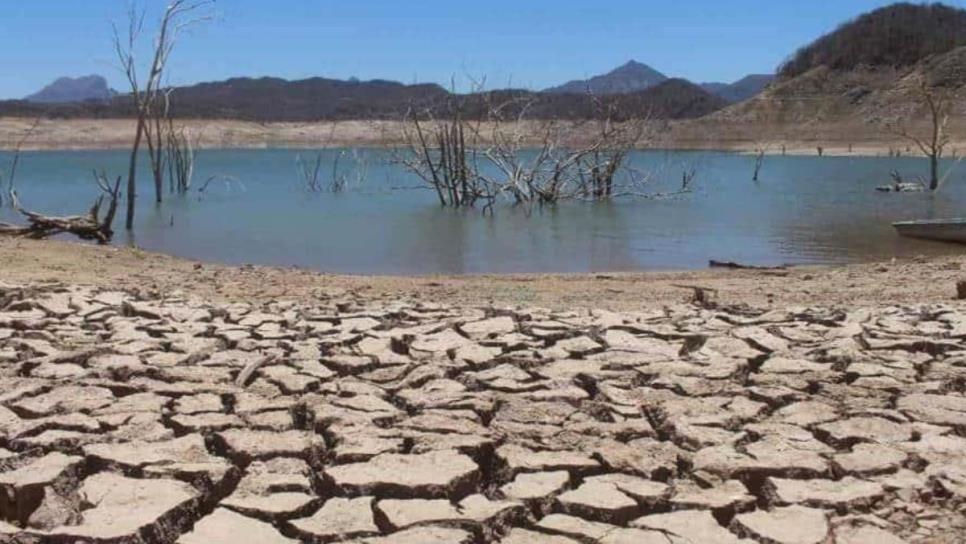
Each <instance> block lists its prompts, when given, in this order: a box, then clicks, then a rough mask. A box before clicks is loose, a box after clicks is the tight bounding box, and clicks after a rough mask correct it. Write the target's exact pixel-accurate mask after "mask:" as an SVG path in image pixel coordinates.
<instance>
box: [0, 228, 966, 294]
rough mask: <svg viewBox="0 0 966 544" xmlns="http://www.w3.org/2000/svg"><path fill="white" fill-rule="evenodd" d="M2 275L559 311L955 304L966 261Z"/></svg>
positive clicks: (70, 252) (17, 253)
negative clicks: (671, 268)
mask: <svg viewBox="0 0 966 544" xmlns="http://www.w3.org/2000/svg"><path fill="white" fill-rule="evenodd" d="M0 279H4V280H7V281H17V282H36V281H48V280H49V281H60V282H70V283H74V284H83V285H92V286H98V287H104V288H110V287H117V288H123V289H140V290H143V291H145V292H151V293H157V294H164V293H170V292H172V291H176V290H181V291H184V292H187V293H191V294H195V295H198V296H202V297H204V298H206V299H209V300H218V301H233V300H242V301H263V300H275V299H288V298H291V299H298V300H304V299H311V298H312V297H317V296H323V295H324V296H329V295H332V294H333V293H335V294H338V293H346V292H349V293H357V294H362V295H365V296H366V297H368V298H378V299H386V298H388V299H392V298H398V297H417V298H422V299H425V300H433V301H437V302H441V303H447V304H457V305H466V304H470V305H498V306H503V305H518V304H527V305H534V306H542V307H548V308H556V309H575V308H603V309H612V310H637V309H640V308H642V307H659V306H660V305H663V304H676V303H681V302H685V301H688V300H690V298H691V297H692V295H693V289H691V288H690V286H698V287H703V288H706V289H709V290H710V291H711V292H712V293H714V295H715V296H716V297H717V300H718V302H720V303H722V304H749V305H753V306H757V307H769V306H773V307H787V306H791V305H803V306H807V305H812V304H822V305H845V306H853V307H857V306H867V305H877V304H881V303H883V302H886V303H889V304H907V303H909V304H913V303H933V302H945V301H949V300H951V299H952V298H953V297H954V295H955V293H956V282H957V281H959V280H963V279H966V256H949V257H938V258H929V259H926V258H919V259H910V260H901V261H895V262H882V263H868V264H856V265H849V266H835V267H829V266H819V267H793V268H789V269H787V270H780V271H756V270H721V269H709V270H699V271H689V272H646V273H613V274H611V273H608V274H573V275H563V274H512V275H491V276H416V277H392V276H351V275H332V274H320V273H316V272H312V271H307V270H300V269H295V268H278V267H263V266H243V267H235V266H223V265H219V264H214V263H199V262H194V261H189V260H184V259H178V258H175V257H171V256H168V255H162V254H157V253H151V252H146V251H142V250H139V249H133V248H126V247H99V246H95V245H89V244H79V243H73V242H63V241H56V240H52V241H34V240H18V239H9V238H0Z"/></svg>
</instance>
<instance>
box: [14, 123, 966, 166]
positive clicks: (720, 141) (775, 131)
mask: <svg viewBox="0 0 966 544" xmlns="http://www.w3.org/2000/svg"><path fill="white" fill-rule="evenodd" d="M34 123H35V120H34V119H32V118H12V117H2V118H0V150H10V149H13V148H15V147H16V146H17V145H18V144H22V149H24V150H43V151H59V150H63V151H68V150H77V151H80V150H112V149H129V148H130V145H131V139H132V136H133V134H134V128H135V124H134V122H133V121H132V120H129V119H42V120H40V122H39V124H38V125H37V126H36V127H35V128H34V129H33V131H32V132H31V135H30V137H29V138H28V139H27V140H25V141H24V140H23V137H24V134H26V133H27V131H28V130H30V127H31V126H32V125H33V124H34ZM179 124H180V125H182V126H184V127H185V128H186V130H187V131H188V133H189V134H191V135H192V138H193V144H194V146H195V148H197V149H265V148H322V147H362V148H386V147H393V146H400V145H404V144H405V133H406V128H405V124H404V123H402V122H400V121H375V120H373V121H366V120H361V121H319V122H308V123H285V122H266V123H259V122H252V121H238V120H221V119H186V120H180V121H179ZM530 124H533V123H530ZM917 129H918V130H923V131H927V132H928V127H925V126H921V127H918V126H917ZM512 130H514V131H520V132H521V133H522V134H524V135H525V134H530V133H532V134H533V135H534V138H536V137H537V136H538V135H539V134H541V130H540V129H539V128H538V127H536V126H534V127H529V125H528V122H522V123H520V124H519V125H518V126H514V127H512ZM482 133H483V134H486V131H485V130H483V131H482ZM532 143H533V145H537V144H538V143H539V142H538V140H536V139H534V140H533V142H532ZM819 147H821V148H822V154H823V155H824V156H830V157H831V156H845V157H887V156H890V155H891V154H892V153H893V152H894V151H896V150H898V151H900V152H901V153H902V154H903V155H904V156H910V155H911V156H918V154H917V153H916V151H915V150H914V149H912V148H910V144H909V143H908V142H906V141H903V140H901V139H897V138H895V137H893V136H891V135H889V134H887V133H883V131H881V130H878V129H877V128H876V127H874V126H871V125H869V124H868V123H861V122H855V121H844V122H841V123H819V124H795V125H791V126H789V125H779V124H755V123H734V122H731V121H729V120H722V119H697V120H685V121H673V122H671V123H670V124H669V125H668V126H667V127H666V128H661V129H660V130H659V131H658V134H657V135H656V136H655V139H654V140H653V141H650V142H649V144H648V145H647V146H646V148H649V149H655V150H669V151H675V150H677V151H725V152H740V153H754V152H757V151H758V150H759V149H763V150H764V151H765V152H766V153H767V154H769V155H780V154H788V155H812V156H815V155H818V148H819ZM948 147H949V152H948V153H947V155H950V156H962V155H963V154H964V153H966V133H964V131H963V129H962V127H959V126H958V125H956V126H955V127H953V130H952V134H951V142H950V144H949V146H948Z"/></svg>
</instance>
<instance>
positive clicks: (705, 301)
mask: <svg viewBox="0 0 966 544" xmlns="http://www.w3.org/2000/svg"><path fill="white" fill-rule="evenodd" d="M673 287H680V288H681V289H691V291H692V295H691V301H690V302H691V304H694V305H697V306H700V307H701V308H704V309H705V310H713V309H715V308H717V307H718V301H717V299H718V290H717V289H715V288H713V287H702V286H700V285H684V284H679V283H675V284H673Z"/></svg>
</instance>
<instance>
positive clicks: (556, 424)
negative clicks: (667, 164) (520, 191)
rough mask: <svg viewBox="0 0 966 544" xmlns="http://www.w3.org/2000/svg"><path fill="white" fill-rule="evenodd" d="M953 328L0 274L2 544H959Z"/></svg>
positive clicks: (959, 322)
mask: <svg viewBox="0 0 966 544" xmlns="http://www.w3.org/2000/svg"><path fill="white" fill-rule="evenodd" d="M964 338H966V308H964V307H963V306H953V305H932V306H922V307H880V308H875V309H870V310H837V309H826V308H789V309H784V310H771V311H768V312H764V311H755V310H752V309H748V308H723V309H703V308H699V307H697V306H684V305H682V306H679V307H671V308H660V309H653V310H650V309H649V310H645V311H642V312H639V313H621V314H618V313H610V312H602V311H601V312H598V311H591V312H579V313H577V312H575V313H559V312H557V313H555V312H551V311H547V310H540V309H522V308H519V309H475V308H454V307H442V306H439V305H433V304H425V303H418V302H402V301H398V302H397V301H378V300H364V299H357V298H352V297H350V296H347V297H344V298H340V299H332V300H324V301H317V302H314V303H313V305H308V304H296V303H281V302H276V303H271V304H268V305H265V306H260V307H256V306H252V305H247V304H235V305H212V304H207V303H205V302H203V301H200V300H195V299H191V298H186V297H178V296H174V297H169V298H167V299H164V300H159V299H156V298H151V297H141V296H138V295H137V294H135V293H124V292H107V291H98V290H94V289H90V288H81V287H69V286H58V285H30V286H12V285H0V542H14V543H32V542H58V543H61V542H68V543H75V542H87V543H95V542H112V543H115V542H117V543H129V542H137V543H161V542H178V543H184V544H200V543H211V542H216V543H217V542H231V543H233V544H237V543H274V542H298V541H302V542H361V543H369V544H377V543H379V544H443V543H446V544H448V543H454V544H457V543H466V544H469V543H490V542H502V543H513V544H522V543H534V544H544V543H545V544H572V543H593V542H600V543H610V544H617V543H636V544H638V543H643V544H647V543H661V544H672V543H673V544H677V543H704V542H713V543H728V542H764V543H775V542H777V543H802V544H805V543H833V542H834V543H841V544H845V543H849V544H852V543H865V542H873V543H875V544H889V543H893V542H903V541H906V542H962V541H963V539H964V538H966V396H964V388H966V387H964V386H966V345H964V343H963V339H964Z"/></svg>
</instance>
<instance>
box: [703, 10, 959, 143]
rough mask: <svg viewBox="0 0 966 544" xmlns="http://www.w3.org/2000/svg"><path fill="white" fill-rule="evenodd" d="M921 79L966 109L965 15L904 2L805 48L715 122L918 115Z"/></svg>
mask: <svg viewBox="0 0 966 544" xmlns="http://www.w3.org/2000/svg"><path fill="white" fill-rule="evenodd" d="M896 44H900V45H901V47H900V48H898V49H897V45H896ZM921 78H925V79H926V81H928V82H929V85H931V86H934V87H941V88H942V89H943V90H944V92H948V93H949V94H951V95H952V96H953V97H954V106H953V108H954V112H962V111H966V88H964V86H966V11H964V10H960V9H955V8H950V7H947V6H943V5H911V4H897V5H894V6H890V7H887V8H883V9H880V10H877V11H875V12H872V13H869V14H867V15H863V16H861V17H859V18H857V19H856V20H854V21H852V22H850V23H848V24H846V25H843V26H842V27H840V28H839V29H838V30H836V31H835V32H833V33H831V34H828V35H826V36H823V37H821V38H819V39H818V40H816V41H815V42H814V43H812V44H810V45H808V46H806V47H804V48H802V49H801V50H799V51H798V52H797V53H796V54H795V55H794V56H793V57H792V58H791V59H790V60H789V61H788V62H786V63H785V64H784V65H783V66H782V67H780V69H779V78H778V79H777V80H776V81H775V82H774V83H773V84H771V85H770V86H769V87H768V88H767V89H766V90H765V91H764V92H762V93H761V94H760V95H758V96H756V97H754V98H752V99H751V100H749V101H747V102H744V103H741V104H736V105H734V106H731V107H729V108H726V109H724V110H722V111H720V112H717V113H715V114H714V115H712V116H710V117H711V118H710V119H709V120H710V121H716V120H717V121H720V120H727V121H730V122H748V123H775V124H783V125H788V124H794V123H820V122H872V121H875V120H877V119H883V118H890V117H895V116H899V115H914V114H915V113H917V112H918V110H919V109H920V103H919V102H920V101H919V97H918V94H917V86H918V82H919V81H920V80H921ZM953 121H954V123H955V121H956V119H955V116H954V118H953Z"/></svg>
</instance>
